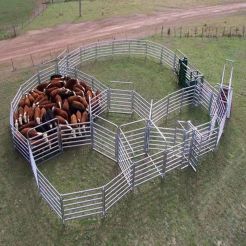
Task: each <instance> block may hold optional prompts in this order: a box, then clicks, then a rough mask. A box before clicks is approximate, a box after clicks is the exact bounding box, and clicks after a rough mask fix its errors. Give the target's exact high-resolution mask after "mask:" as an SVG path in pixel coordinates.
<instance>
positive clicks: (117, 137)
mask: <svg viewBox="0 0 246 246" xmlns="http://www.w3.org/2000/svg"><path fill="white" fill-rule="evenodd" d="M119 142H120V128H119V127H117V130H116V134H115V159H116V162H117V163H119Z"/></svg>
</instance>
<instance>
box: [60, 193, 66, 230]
mask: <svg viewBox="0 0 246 246" xmlns="http://www.w3.org/2000/svg"><path fill="white" fill-rule="evenodd" d="M60 204H61V216H62V224H63V225H65V216H64V206H63V196H62V195H60Z"/></svg>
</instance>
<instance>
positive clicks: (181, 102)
mask: <svg viewBox="0 0 246 246" xmlns="http://www.w3.org/2000/svg"><path fill="white" fill-rule="evenodd" d="M184 93H185V89H184V88H183V89H182V96H181V101H180V106H179V113H181V109H182V107H183V101H184Z"/></svg>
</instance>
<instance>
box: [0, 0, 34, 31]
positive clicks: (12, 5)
mask: <svg viewBox="0 0 246 246" xmlns="http://www.w3.org/2000/svg"><path fill="white" fill-rule="evenodd" d="M35 5H36V0H25V1H23V0H8V1H5V0H1V1H0V28H1V27H4V26H5V25H7V26H9V25H16V24H20V23H22V22H24V21H26V20H27V19H28V18H29V16H30V15H31V13H32V11H33V8H34V7H35Z"/></svg>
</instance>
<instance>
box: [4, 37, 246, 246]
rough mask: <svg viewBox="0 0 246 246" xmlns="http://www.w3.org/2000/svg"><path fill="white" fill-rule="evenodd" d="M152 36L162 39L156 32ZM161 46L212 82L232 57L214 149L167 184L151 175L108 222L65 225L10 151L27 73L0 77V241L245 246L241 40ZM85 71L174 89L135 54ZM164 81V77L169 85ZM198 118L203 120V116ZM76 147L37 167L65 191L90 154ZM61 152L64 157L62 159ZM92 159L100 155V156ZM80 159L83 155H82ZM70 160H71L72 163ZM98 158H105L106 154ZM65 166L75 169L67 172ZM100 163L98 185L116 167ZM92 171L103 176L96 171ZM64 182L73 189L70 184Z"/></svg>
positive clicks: (139, 86) (157, 91) (162, 72)
mask: <svg viewBox="0 0 246 246" xmlns="http://www.w3.org/2000/svg"><path fill="white" fill-rule="evenodd" d="M153 39H154V40H155V41H161V42H162V43H163V40H161V39H160V38H159V37H153ZM166 44H167V45H169V46H172V48H173V47H178V48H180V49H181V50H182V51H183V52H184V53H186V54H188V56H189V58H190V61H191V62H192V63H193V64H196V66H197V67H198V68H199V69H200V70H201V71H202V72H204V74H205V76H206V78H207V79H208V81H211V82H213V83H217V82H219V77H220V74H221V68H222V64H223V63H224V59H225V58H228V57H229V58H231V59H235V60H237V63H236V65H235V78H234V93H235V94H234V104H233V112H232V118H231V119H230V120H229V123H228V125H227V128H226V131H225V135H224V136H223V140H222V143H221V145H220V146H219V149H218V151H216V152H214V153H212V154H210V155H209V156H207V157H206V158H205V160H203V161H202V163H201V166H200V167H199V168H198V173H196V174H195V173H193V172H192V171H191V170H190V169H186V170H185V171H183V172H177V173H173V174H171V175H167V177H166V179H165V181H164V182H160V181H159V180H158V179H156V180H153V181H152V182H149V183H146V184H145V185H144V186H140V188H139V189H137V190H136V191H135V194H134V195H131V196H129V197H127V198H126V199H124V200H123V201H122V202H120V203H119V204H118V205H117V206H116V207H115V208H113V209H112V210H111V212H110V213H109V215H108V217H107V218H106V220H104V221H99V220H87V221H86V220H85V221H83V220H82V221H74V222H72V223H70V224H69V226H68V227H67V228H65V229H63V228H62V227H60V225H59V222H58V220H57V219H56V217H55V216H53V213H51V212H50V210H49V208H48V207H47V206H46V204H45V203H44V202H43V201H42V200H41V199H40V198H39V197H38V195H37V191H36V189H35V188H34V180H33V178H32V174H31V171H30V169H29V167H28V166H27V165H26V162H25V161H24V160H23V159H22V158H21V157H20V156H19V154H18V153H16V152H15V151H14V150H13V149H12V144H11V141H10V137H9V133H8V132H7V131H6V127H7V126H8V108H9V102H10V101H11V99H12V98H13V95H14V94H15V92H16V89H17V88H18V87H19V84H20V83H22V82H23V81H24V80H25V79H26V78H28V77H29V75H30V73H29V72H23V73H19V74H17V73H14V74H13V76H11V77H9V78H8V77H7V76H6V77H5V78H4V77H3V78H2V81H1V85H2V89H1V96H2V98H3V99H4V101H5V102H6V104H4V105H3V108H2V109H3V114H2V116H3V120H1V123H0V124H1V129H2V130H0V134H1V140H0V141H1V147H0V148H1V170H2V172H1V180H3V185H1V186H0V193H1V198H2V202H1V209H0V213H1V218H2V220H1V221H2V228H1V231H0V233H1V237H0V238H1V239H0V242H1V243H2V244H6V242H7V243H8V244H17V243H18V240H19V238H22V240H24V241H25V243H26V244H28V245H31V244H32V242H33V241H34V240H36V241H40V242H41V243H44V244H52V242H54V241H55V242H57V243H60V244H67V245H69V244H71V245H72V244H78V243H81V244H83V245H86V244H98V243H100V244H102V245H110V244H115V242H117V243H118V244H119V245H129V244H134V243H135V244H138V243H140V244H146V245H150V244H153V245H155V244H160V245H163V244H167V243H170V244H221V243H224V244H234V245H235V244H237V245H240V244H243V242H244V235H245V220H244V218H245V203H246V201H245V197H246V196H245V189H244V184H245V175H243V174H244V173H245V165H244V159H245V149H244V146H245V138H244V135H245V130H244V122H245V120H246V115H245V110H244V109H245V103H246V101H245V93H244V91H245V89H246V88H245V83H244V78H245V72H244V71H245V70H244V66H245V54H246V50H245V47H246V46H245V40H240V39H234V40H232V39H230V40H229V39H220V40H211V39H210V40H206V39H205V40H201V39H187V40H184V39H183V40H178V39H171V40H166ZM83 69H84V70H85V71H87V72H89V73H92V74H95V75H96V77H98V79H100V80H103V81H109V80H116V79H117V80H130V81H133V82H135V86H136V90H137V91H139V92H140V93H143V94H145V95H144V96H146V97H148V98H155V97H156V98H157V99H159V98H160V97H161V95H162V93H163V94H165V93H169V92H171V91H173V90H176V81H175V80H174V77H173V75H172V73H171V72H170V71H169V70H167V69H165V68H161V67H160V66H158V65H157V64H154V65H153V64H152V62H151V61H147V62H146V64H145V63H144V61H143V60H141V59H138V58H137V59H133V58H120V59H119V60H118V58H117V59H115V60H114V61H104V62H100V61H98V62H96V63H94V64H91V65H90V66H88V67H87V66H85V67H83ZM106 69H108V71H109V72H108V73H106ZM156 71H158V73H156ZM134 73H135V75H134ZM126 74H127V75H128V77H127V76H126ZM156 74H158V75H156ZM140 75H141V76H142V77H140ZM17 76H18V77H17ZM139 77H140V78H141V79H139ZM141 81H143V82H142V83H141ZM148 81H151V82H153V83H155V82H156V84H157V86H156V88H154V89H152V88H151V87H148ZM162 81H163V82H162ZM165 81H168V84H167V83H165ZM143 85H144V86H143ZM150 94H151V96H150ZM152 95H153V96H152ZM189 112H190V111H189ZM191 112H193V111H191ZM182 114H183V115H181V116H180V115H177V118H178V119H181V118H182V117H184V119H191V120H193V119H194V121H195V120H198V119H199V118H200V116H201V115H202V114H201V112H196V113H195V114H193V113H189V114H187V113H186V112H183V113H182ZM204 117H205V116H204ZM112 119H113V118H112ZM123 120H127V119H123ZM201 120H202V121H203V120H204V121H206V120H207V119H206V117H205V118H201ZM120 121H121V120H120ZM170 124H172V123H171V122H170ZM77 151H79V149H78V150H77V149H76V150H71V151H67V155H66V153H64V154H65V155H66V156H65V155H62V156H60V157H59V158H60V159H57V162H55V161H54V160H52V161H51V162H49V163H48V162H47V163H46V164H44V165H43V166H42V168H43V170H44V172H47V173H49V174H50V173H51V171H52V172H53V171H54V173H55V174H56V177H62V178H61V179H59V178H57V179H56V177H54V182H57V183H58V184H61V185H64V189H65V188H66V187H65V186H66V185H65V184H66V183H65V182H66V181H68V180H71V179H70V177H71V172H74V173H76V168H78V166H79V165H78V164H79V161H78V159H79V158H81V159H82V158H84V157H85V156H87V154H89V153H90V150H84V152H85V153H83V152H81V153H79V154H78V152H77ZM63 156H65V157H64V158H62V157H63ZM74 157H75V159H74ZM76 157H77V159H76ZM70 158H71V159H70ZM95 158H99V159H100V158H101V157H100V155H98V156H95ZM85 159H86V160H88V159H87V157H86V158H85ZM70 160H72V161H73V162H72V163H69V162H70ZM100 161H102V163H104V162H105V160H103V159H101V160H100ZM93 163H95V159H94V157H93V158H92V160H88V161H87V164H88V167H92V165H93ZM62 164H63V165H64V167H65V168H64V169H62ZM69 165H71V169H74V170H73V171H71V172H70V170H69ZM105 166H106V167H107V168H106V170H101V168H102V166H96V167H95V170H93V169H91V174H89V175H88V180H89V179H90V180H93V179H95V184H97V182H98V184H100V183H101V182H104V178H105V177H106V178H107V177H109V178H110V175H114V174H115V173H116V172H117V170H115V169H113V168H112V169H111V163H105ZM112 167H113V166H112ZM49 169H50V170H49ZM52 169H53V170H52ZM97 171H99V172H100V173H99V174H98V175H93V174H94V173H96V172H97ZM74 173H73V174H74ZM92 173H93V174H92ZM81 175H83V176H84V178H83V179H81V181H82V183H81V186H84V187H86V186H87V187H88V186H90V185H91V183H87V181H86V180H87V179H86V176H87V174H86V173H81ZM77 177H79V175H78V176H77ZM51 178H52V177H51ZM83 182H84V183H83ZM93 182H94V181H93ZM67 185H68V186H69V185H71V186H73V184H71V183H70V182H68V183H67ZM10 232H11V233H10ZM191 232H192V233H191ZM41 240H42V241H41Z"/></svg>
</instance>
